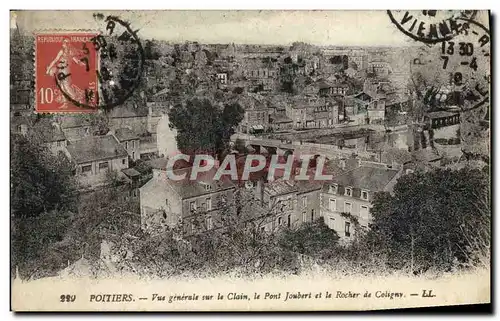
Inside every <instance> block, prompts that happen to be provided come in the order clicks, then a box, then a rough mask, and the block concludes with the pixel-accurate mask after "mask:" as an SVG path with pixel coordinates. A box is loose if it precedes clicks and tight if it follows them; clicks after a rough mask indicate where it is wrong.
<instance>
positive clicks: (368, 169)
mask: <svg viewBox="0 0 500 321" xmlns="http://www.w3.org/2000/svg"><path fill="white" fill-rule="evenodd" d="M397 173H398V171H397V170H395V169H388V168H380V167H375V166H367V165H365V166H360V167H357V168H355V169H353V170H351V171H349V172H346V173H344V174H342V175H340V176H336V177H334V178H333V182H335V183H337V184H339V185H342V186H351V187H355V188H363V189H367V190H370V191H374V192H378V191H383V190H384V188H385V187H386V186H387V184H389V182H390V181H391V180H392V179H393V178H394V177H395V176H396V174H397Z"/></svg>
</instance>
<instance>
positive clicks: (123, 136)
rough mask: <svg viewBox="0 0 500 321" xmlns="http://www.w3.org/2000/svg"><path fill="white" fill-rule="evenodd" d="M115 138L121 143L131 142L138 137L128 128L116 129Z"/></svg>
mask: <svg viewBox="0 0 500 321" xmlns="http://www.w3.org/2000/svg"><path fill="white" fill-rule="evenodd" d="M115 137H116V138H117V139H118V140H119V141H120V142H123V141H126V140H132V139H139V135H137V134H136V133H135V132H134V131H133V130H131V129H130V128H118V129H117V130H115Z"/></svg>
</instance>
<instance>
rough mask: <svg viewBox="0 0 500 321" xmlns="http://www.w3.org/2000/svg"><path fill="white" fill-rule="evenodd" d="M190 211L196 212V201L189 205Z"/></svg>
mask: <svg viewBox="0 0 500 321" xmlns="http://www.w3.org/2000/svg"><path fill="white" fill-rule="evenodd" d="M189 209H190V210H191V211H195V210H196V202H195V201H192V202H190V203H189Z"/></svg>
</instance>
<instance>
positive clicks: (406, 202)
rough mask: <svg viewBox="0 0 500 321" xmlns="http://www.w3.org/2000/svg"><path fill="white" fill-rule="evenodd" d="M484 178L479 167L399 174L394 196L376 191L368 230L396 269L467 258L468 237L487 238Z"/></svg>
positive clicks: (448, 264) (447, 264)
mask: <svg viewBox="0 0 500 321" xmlns="http://www.w3.org/2000/svg"><path fill="white" fill-rule="evenodd" d="M488 204H489V182H488V179H487V176H486V175H484V173H483V172H481V171H479V170H476V169H468V168H464V169H461V170H458V171H451V170H443V169H437V170H435V171H432V172H426V173H414V174H409V175H405V176H403V177H402V178H400V179H399V180H398V182H397V184H396V186H395V188H394V196H392V195H390V194H388V193H380V194H377V195H376V196H375V200H374V203H373V209H372V215H373V217H374V222H373V225H372V233H377V234H379V236H380V237H382V239H383V240H384V244H386V245H387V249H388V251H389V263H390V264H391V265H393V266H394V267H396V268H409V269H410V271H412V272H415V271H425V270H427V269H428V268H430V267H431V266H433V267H435V268H438V269H440V270H447V269H451V268H453V267H455V265H456V263H457V262H459V263H467V262H469V261H470V258H471V255H472V254H473V253H472V252H471V250H470V244H468V243H470V241H468V240H473V241H474V242H480V243H488V242H489V238H488V235H489V229H490V215H491V213H490V210H489V205H488Z"/></svg>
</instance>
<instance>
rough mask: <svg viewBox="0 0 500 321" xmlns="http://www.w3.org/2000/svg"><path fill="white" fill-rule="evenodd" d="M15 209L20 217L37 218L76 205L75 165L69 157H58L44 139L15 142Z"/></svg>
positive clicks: (12, 179) (22, 137)
mask: <svg viewBox="0 0 500 321" xmlns="http://www.w3.org/2000/svg"><path fill="white" fill-rule="evenodd" d="M10 166H11V209H12V214H13V215H14V216H16V217H36V216H38V215H40V214H41V213H43V212H48V211H51V210H54V209H63V210H64V209H69V208H72V207H73V206H74V205H75V200H76V187H77V186H76V181H75V178H74V176H73V166H72V164H71V163H70V161H69V160H68V159H67V158H66V156H65V155H62V154H59V155H58V156H54V155H52V154H51V153H50V151H49V150H48V149H47V147H46V146H45V145H44V144H43V142H42V140H41V138H40V137H37V136H35V135H30V136H29V137H24V136H13V137H12V139H11V165H10Z"/></svg>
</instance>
